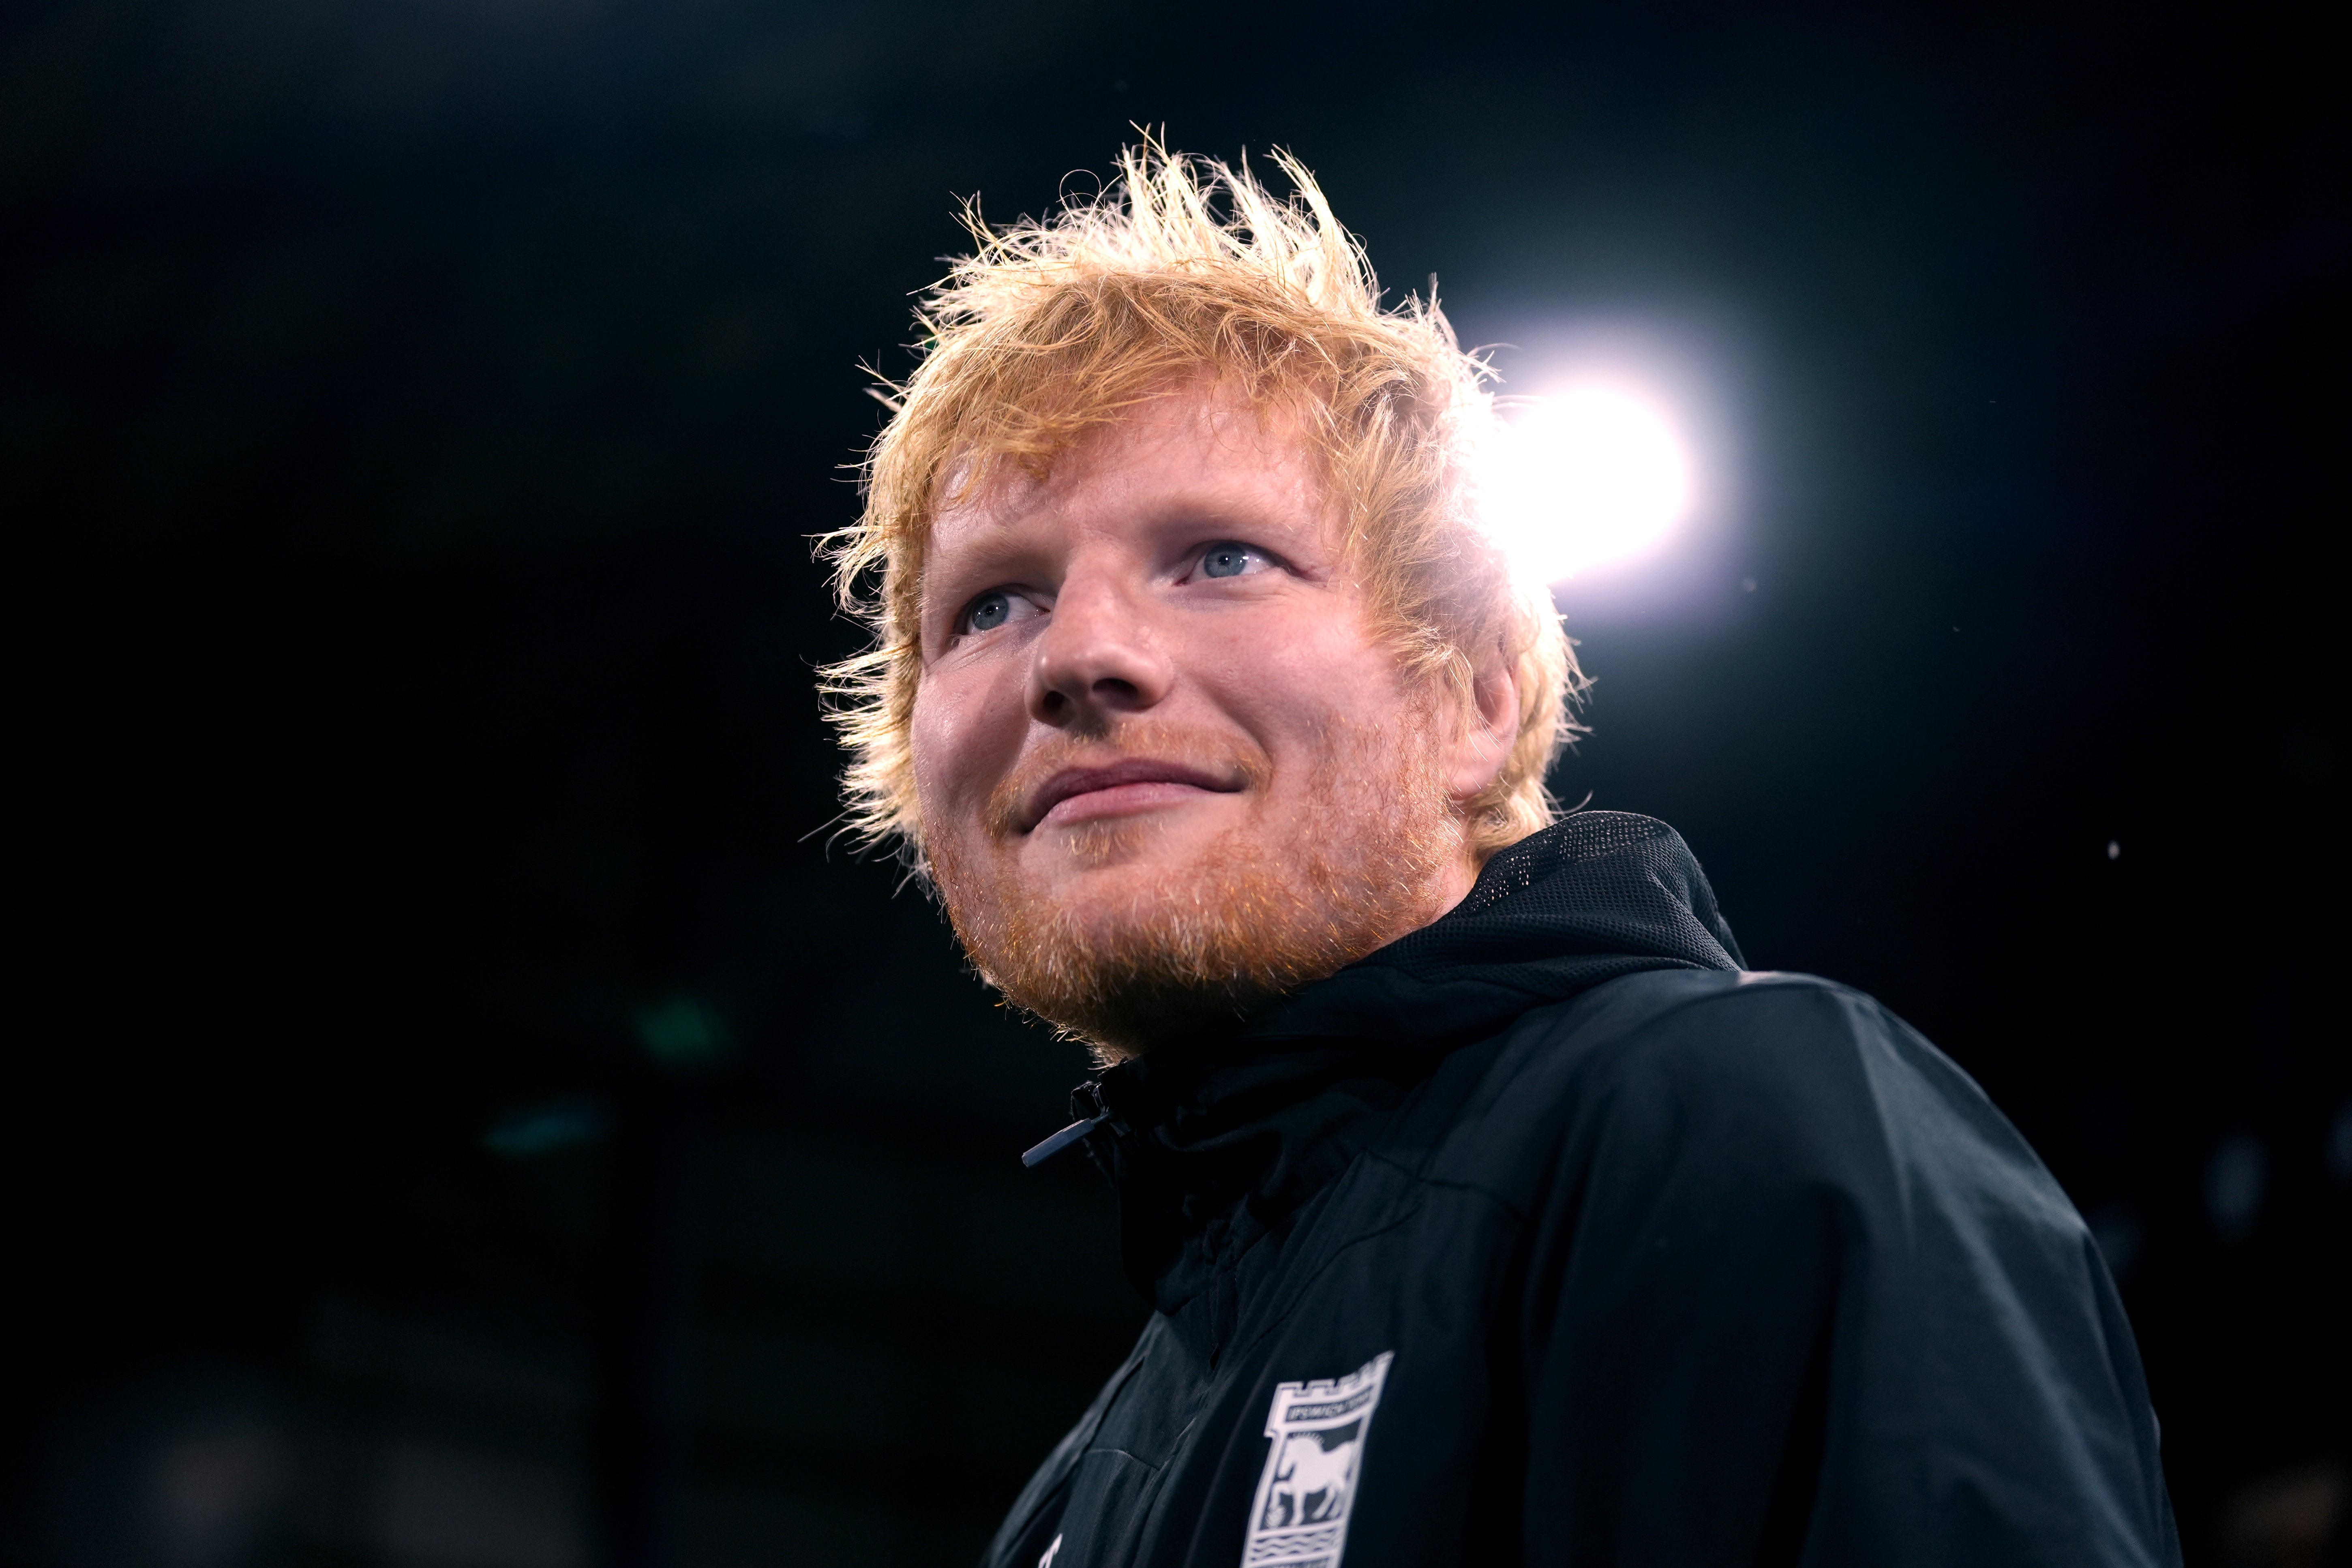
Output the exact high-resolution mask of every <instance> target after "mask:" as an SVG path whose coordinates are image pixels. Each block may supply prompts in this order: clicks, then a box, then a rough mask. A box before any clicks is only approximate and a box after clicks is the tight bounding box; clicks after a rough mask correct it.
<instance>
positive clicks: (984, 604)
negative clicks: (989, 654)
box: [963, 588, 1013, 632]
mask: <svg viewBox="0 0 2352 1568" xmlns="http://www.w3.org/2000/svg"><path fill="white" fill-rule="evenodd" d="M1012 618H1013V595H1010V594H1008V593H1006V592H1004V590H1003V589H1002V588H998V589H994V590H992V591H991V592H989V593H985V594H982V595H981V596H980V597H979V598H977V599H974V600H973V601H972V602H971V608H970V609H968V610H966V611H965V612H964V613H963V627H964V630H966V631H968V632H987V631H994V630H995V629H996V628H997V627H998V626H1003V624H1004V623H1005V622H1007V621H1009V620H1011V619H1012Z"/></svg>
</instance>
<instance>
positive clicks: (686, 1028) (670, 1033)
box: [637, 996, 735, 1068]
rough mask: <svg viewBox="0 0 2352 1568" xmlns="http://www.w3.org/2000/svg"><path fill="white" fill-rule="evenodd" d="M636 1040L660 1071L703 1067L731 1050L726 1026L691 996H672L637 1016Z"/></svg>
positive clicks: (732, 1039) (730, 1041) (731, 1042)
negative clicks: (663, 1068) (660, 1068)
mask: <svg viewBox="0 0 2352 1568" xmlns="http://www.w3.org/2000/svg"><path fill="white" fill-rule="evenodd" d="M637 1038H638V1039H639V1040H640V1041H641V1042H643V1043H644V1045H645V1047H646V1055H648V1056H650V1057H652V1058H654V1060H656V1061H657V1062H659V1063H661V1064H662V1065H663V1066H664V1067H674V1068H686V1067H704V1066H708V1065H709V1064H710V1063H713V1062H716V1061H719V1059H721V1058H724V1057H725V1056H726V1055H727V1053H728V1052H729V1051H730V1050H731V1049H733V1048H734V1045H735V1041H734V1037H732V1036H730V1034H729V1033H728V1032H727V1025H726V1023H725V1022H724V1021H723V1020H722V1019H720V1017H719V1015H718V1014H716V1013H714V1012H712V1011H711V1010H710V1009H709V1007H706V1006H704V1005H702V1003H701V1002H700V1001H698V1000H697V999H696V998H694V997H692V996H674V997H672V998H670V1000H668V1001H667V1002H664V1003H661V1004H659V1005H656V1006H652V1007H646V1008H644V1009H642V1010H640V1011H639V1012H638V1014H637Z"/></svg>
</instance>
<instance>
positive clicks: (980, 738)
mask: <svg viewBox="0 0 2352 1568" xmlns="http://www.w3.org/2000/svg"><path fill="white" fill-rule="evenodd" d="M985 673H987V672H981V671H972V670H959V671H954V672H951V673H950V674H947V675H945V676H934V675H929V674H926V675H925V676H924V678H923V681H922V684H921V685H920V686H919V687H918V688H917V689H916V692H915V717H914V723H913V725H912V727H911V728H910V729H909V731H908V749H909V752H910V753H911V755H912V757H913V761H914V764H915V793H916V795H918V796H919V798H920V799H921V801H922V805H923V816H924V819H925V820H926V821H927V822H931V823H934V824H940V825H948V824H960V823H961V821H963V820H964V819H966V818H968V817H969V816H971V814H972V813H973V812H975V811H976V810H978V809H979V807H980V806H981V805H984V804H985V802H986V801H987V799H988V794H989V791H990V790H991V789H992V788H993V787H995V784H996V783H997V781H998V780H1000V779H1002V778H1003V776H1004V773H1005V771H1006V770H1007V769H1008V768H1010V767H1011V766H1012V764H1013V759H1014V758H1015V757H1016V756H1018V755H1019V753H1020V748H1021V735H1022V731H1023V729H1024V725H1025V723H1026V720H1027V713H1026V711H1025V710H1024V707H1023V705H1022V703H1021V700H1020V699H1021V693H1020V690H1019V689H1018V687H1017V686H1012V687H1010V688H1009V689H1005V690H1000V689H997V688H1000V687H1007V685H1008V683H1007V682H1005V681H1004V680H1003V679H975V677H976V676H980V675H982V674H985Z"/></svg>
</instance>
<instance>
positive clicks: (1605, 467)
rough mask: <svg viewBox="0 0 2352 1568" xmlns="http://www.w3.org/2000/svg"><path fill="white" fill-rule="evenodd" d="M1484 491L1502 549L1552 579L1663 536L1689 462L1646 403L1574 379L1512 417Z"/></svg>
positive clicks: (1685, 486) (1685, 483)
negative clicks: (1572, 383) (1572, 384)
mask: <svg viewBox="0 0 2352 1568" xmlns="http://www.w3.org/2000/svg"><path fill="white" fill-rule="evenodd" d="M1487 495H1488V500H1487V508H1488V511H1487V526H1488V527H1489V528H1490V529H1491V530H1492V531H1494V533H1495V535H1496V538H1498V539H1499V540H1500V541H1501V542H1502V543H1503V546H1504V548H1505V549H1507V550H1508V551H1510V552H1512V554H1513V555H1514V556H1516V557H1517V559H1518V561H1519V562H1520V563H1521V564H1522V566H1523V567H1525V568H1526V569H1527V570H1528V571H1529V572H1531V573H1532V574H1535V575H1537V576H1539V577H1540V578H1541V579H1542V580H1543V581H1544V582H1547V583H1558V582H1559V581H1561V580H1563V579H1565V578H1568V577H1572V576H1574V575H1576V574H1578V573H1579V572H1581V571H1583V570H1585V569H1586V568H1587V567H1590V566H1593V565H1597V564H1599V563H1601V562H1604V561H1612V560H1616V559H1618V558H1620V557H1622V556H1626V555H1630V554H1633V552H1636V551H1639V550H1642V549H1643V548H1645V547H1646V546H1648V545H1651V544H1653V543H1655V542H1657V541H1658V540H1659V539H1660V538H1661V537H1662V536H1664V534H1665V532H1666V531H1668V530H1669V529H1671V528H1672V527H1673V526H1674V525H1675V522H1677V521H1680V519H1681V518H1682V515H1683V513H1684V512H1685V510H1687V509H1688V507H1689V505H1690V495H1691V476H1690V463H1689V460H1688V458H1686V457H1685V455H1684V452H1683V445H1682V442H1681V441H1680V440H1679V439H1678V438H1677V437H1675V431H1674V428H1673V426H1670V425H1669V424H1668V423H1667V422H1666V420H1665V418H1664V416H1662V415H1661V414H1659V413H1658V411H1657V410H1656V409H1655V408H1654V407H1652V406H1651V405H1649V404H1648V403H1646V402H1644V401H1643V400H1642V399H1640V398H1638V397H1635V396H1633V395H1631V394H1628V393H1625V392H1622V391H1619V390H1617V389H1615V388H1613V387H1603V386H1587V387H1578V388H1575V389H1572V390H1570V391H1567V392H1564V393H1561V394H1560V395H1557V396H1553V397H1549V398H1546V399H1544V400H1543V401H1542V402H1541V403H1538V404H1536V405H1533V406H1530V407H1528V408H1527V409H1526V410H1524V411H1523V412H1522V413H1521V414H1520V415H1519V416H1518V417H1517V419H1516V420H1514V421H1512V423H1511V426H1510V428H1509V431H1508V433H1507V435H1506V436H1505V437H1503V440H1502V444H1501V449H1500V450H1499V451H1498V452H1497V453H1496V464H1495V474H1494V477H1493V479H1491V480H1490V481H1489V487H1488V492H1487Z"/></svg>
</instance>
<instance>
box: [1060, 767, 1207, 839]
mask: <svg viewBox="0 0 2352 1568" xmlns="http://www.w3.org/2000/svg"><path fill="white" fill-rule="evenodd" d="M1152 784H1164V785H1169V786H1171V787H1172V788H1176V789H1197V790H1204V791H1207V792H1208V793H1210V794H1213V795H1231V794H1233V793H1234V792H1235V791H1237V790H1239V789H1240V788H1241V787H1242V782H1241V781H1240V780H1239V779H1236V778H1234V777H1232V776H1231V775H1227V774H1220V773H1215V772H1213V771H1211V770H1210V769H1207V768H1201V767H1193V766H1191V765H1189V764H1187V763H1171V762H1163V761H1160V760H1159V759H1157V758H1151V757H1133V758H1129V759H1126V760H1124V761H1121V762H1117V763H1109V764H1108V765H1106V766H1102V767H1094V768H1064V769H1062V770H1061V771H1060V772H1058V773H1054V774H1052V775H1051V776H1049V777H1048V778H1047V779H1046V780H1045V783H1044V784H1039V785H1038V786H1037V787H1036V789H1035V790H1034V791H1032V792H1031V794H1030V795H1029V798H1028V799H1027V801H1025V802H1024V804H1023V809H1022V812H1021V816H1020V828H1021V831H1022V832H1024V833H1027V832H1029V831H1031V830H1032V829H1034V828H1035V827H1037V826H1039V825H1041V824H1042V823H1044V821H1045V818H1046V817H1047V816H1051V815H1052V814H1053V810H1054V808H1055V806H1057V805H1061V804H1062V803H1063V802H1064V801H1066V800H1076V799H1078V798H1079V797H1081V796H1084V795H1098V794H1101V793H1102V792H1104V791H1107V790H1119V791H1121V792H1123V793H1130V786H1137V785H1142V786H1149V785H1152ZM1152 793H1156V792H1149V791H1148V790H1146V789H1133V790H1132V791H1131V794H1132V796H1133V798H1134V799H1135V802H1136V804H1137V805H1146V804H1151V794H1152Z"/></svg>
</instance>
